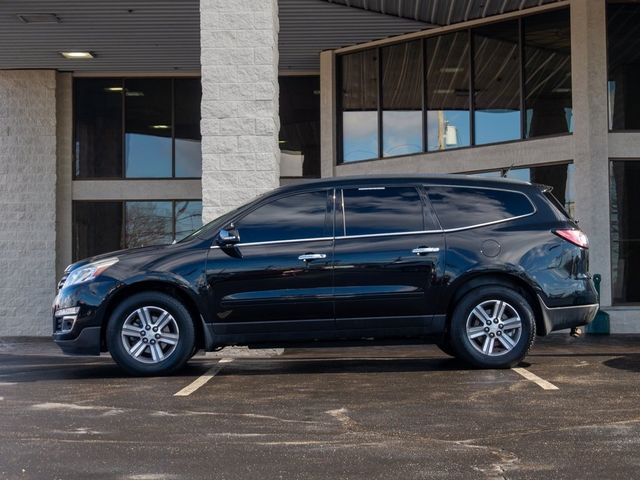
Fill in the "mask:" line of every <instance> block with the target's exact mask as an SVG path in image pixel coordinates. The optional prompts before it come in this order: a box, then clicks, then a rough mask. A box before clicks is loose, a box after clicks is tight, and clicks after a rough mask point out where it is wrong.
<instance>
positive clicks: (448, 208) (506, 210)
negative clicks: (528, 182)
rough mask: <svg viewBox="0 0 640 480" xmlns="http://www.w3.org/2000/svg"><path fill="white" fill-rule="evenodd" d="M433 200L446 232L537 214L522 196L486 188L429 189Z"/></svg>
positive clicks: (516, 193)
mask: <svg viewBox="0 0 640 480" xmlns="http://www.w3.org/2000/svg"><path fill="white" fill-rule="evenodd" d="M428 193H429V199H430V200H431V203H432V205H433V208H434V209H435V211H436V214H437V215H438V219H439V220H440V224H441V225H442V226H443V227H444V228H445V229H448V228H462V227H470V226H473V225H481V224H483V223H488V222H495V221H499V220H505V219H508V218H512V217H518V216H520V215H527V214H529V213H533V211H534V210H533V205H532V204H531V202H530V201H529V199H528V198H527V197H526V196H525V195H523V194H521V193H518V192H507V191H504V190H491V189H486V188H485V189H483V188H466V187H464V188H462V187H429V188H428Z"/></svg>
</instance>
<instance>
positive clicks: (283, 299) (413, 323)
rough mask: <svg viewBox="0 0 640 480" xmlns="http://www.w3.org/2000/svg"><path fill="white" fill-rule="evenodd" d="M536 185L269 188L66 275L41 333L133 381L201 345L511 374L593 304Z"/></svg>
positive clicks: (575, 249)
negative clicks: (429, 350)
mask: <svg viewBox="0 0 640 480" xmlns="http://www.w3.org/2000/svg"><path fill="white" fill-rule="evenodd" d="M549 190H550V189H549V188H548V187H545V186H542V185H532V184H529V183H524V182H516V181H510V180H494V179H491V180H490V179H480V178H477V177H473V178H472V177H466V176H460V175H443V176H403V177H388V176H387V177H376V176H370V177H344V178H333V179H329V180H320V181H314V182H309V183H304V184H300V185H294V186H285V187H281V188H278V189H276V190H274V191H272V192H270V193H268V194H265V195H262V196H261V197H259V198H257V199H256V200H254V201H252V202H251V203H249V204H247V205H245V206H242V207H240V208H238V209H236V210H234V211H232V212H230V213H227V214H226V215H223V216H221V217H220V218H218V219H216V220H214V221H213V222H211V223H209V224H207V225H205V226H204V227H202V228H201V229H199V230H197V231H195V232H193V233H192V234H191V235H189V236H188V237H186V238H184V239H183V240H181V241H180V242H178V243H175V244H173V245H165V246H155V247H144V248H138V249H133V250H123V251H119V252H113V253H109V254H106V255H100V256H97V257H93V258H90V259H86V260H83V261H80V262H77V263H74V264H73V265H70V266H69V267H68V268H67V269H66V271H65V274H64V277H63V278H62V280H61V281H60V284H59V292H58V295H57V297H56V299H55V302H54V306H53V317H54V319H53V330H54V333H53V338H54V340H55V341H56V342H57V344H58V345H59V346H60V347H61V348H62V350H63V351H65V352H66V353H72V354H94V355H97V354H99V353H100V352H101V351H107V350H108V351H109V352H111V355H112V356H113V358H114V359H115V361H116V362H117V363H118V364H119V365H120V366H121V367H122V368H124V369H125V370H126V371H127V372H129V373H131V374H135V375H153V374H164V373H168V372H171V371H174V370H176V369H178V368H180V367H181V366H183V365H184V364H185V362H187V360H189V358H190V357H191V356H193V354H194V353H195V352H196V351H197V350H199V349H205V350H207V351H211V350H215V349H219V348H221V347H224V346H227V345H249V346H251V347H266V346H269V347H273V346H286V345H291V344H296V345H304V344H306V345H323V344H327V343H329V342H331V341H336V340H350V341H352V342H353V341H362V343H364V344H371V343H373V342H385V341H386V342H389V341H393V342H397V341H398V340H405V341H406V340H409V341H413V342H424V341H429V340H434V341H435V342H437V343H438V345H439V346H440V347H441V348H442V349H443V350H444V351H445V352H446V353H448V354H451V355H454V356H456V357H459V358H461V359H463V360H465V361H467V362H469V363H471V364H473V365H476V366H480V367H489V368H504V367H510V366H513V365H515V364H517V363H518V362H520V361H521V360H522V358H523V357H524V356H525V355H526V353H527V352H528V350H529V348H530V347H531V345H532V343H533V340H534V338H535V336H536V335H546V334H548V333H550V332H551V331H553V330H559V329H564V328H569V327H574V326H579V325H585V324H587V323H589V322H590V321H591V320H592V319H593V317H594V316H595V314H596V311H597V309H598V298H597V294H596V290H595V288H594V285H593V282H592V280H591V277H590V275H589V273H588V250H587V249H588V244H587V238H586V236H585V235H584V234H583V233H582V232H581V231H580V230H579V229H578V227H577V225H576V223H575V222H574V221H572V220H571V219H570V218H569V216H568V215H567V213H566V212H565V211H564V209H563V207H562V206H561V205H560V204H559V203H558V201H557V200H555V198H554V197H553V196H552V195H551V193H550V191H549Z"/></svg>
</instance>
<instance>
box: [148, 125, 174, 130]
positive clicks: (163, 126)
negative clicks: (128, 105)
mask: <svg viewBox="0 0 640 480" xmlns="http://www.w3.org/2000/svg"><path fill="white" fill-rule="evenodd" d="M149 126H150V127H151V128H153V129H154V130H168V129H170V128H171V127H170V126H169V125H149Z"/></svg>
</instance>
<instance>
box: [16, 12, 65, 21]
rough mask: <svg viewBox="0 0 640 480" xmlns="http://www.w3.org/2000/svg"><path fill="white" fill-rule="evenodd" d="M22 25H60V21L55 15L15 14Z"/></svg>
mask: <svg viewBox="0 0 640 480" xmlns="http://www.w3.org/2000/svg"><path fill="white" fill-rule="evenodd" d="M16 17H18V20H20V21H21V22H22V23H60V22H61V21H62V20H61V19H60V17H58V16H57V15H56V14H55V13H17V14H16Z"/></svg>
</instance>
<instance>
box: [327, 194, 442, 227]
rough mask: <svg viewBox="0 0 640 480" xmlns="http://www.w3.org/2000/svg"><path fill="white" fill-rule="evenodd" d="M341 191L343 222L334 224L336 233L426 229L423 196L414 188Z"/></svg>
mask: <svg viewBox="0 0 640 480" xmlns="http://www.w3.org/2000/svg"><path fill="white" fill-rule="evenodd" d="M342 194H343V202H344V205H343V209H344V210H343V211H344V217H343V218H342V223H343V224H342V225H340V224H338V225H336V235H341V234H342V233H341V230H342V231H344V234H345V235H347V236H353V235H376V234H388V233H404V232H419V231H422V230H425V218H424V212H423V208H424V205H423V201H422V197H421V195H420V193H419V192H418V190H417V189H416V188H414V187H361V188H346V189H344V190H343V191H342ZM430 228H435V227H434V226H433V225H431V227H430Z"/></svg>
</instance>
